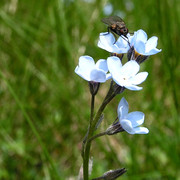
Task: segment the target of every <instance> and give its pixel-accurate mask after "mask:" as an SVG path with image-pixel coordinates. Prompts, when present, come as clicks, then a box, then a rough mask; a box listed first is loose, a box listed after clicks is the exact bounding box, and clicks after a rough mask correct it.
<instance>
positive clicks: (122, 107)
mask: <svg viewBox="0 0 180 180" xmlns="http://www.w3.org/2000/svg"><path fill="white" fill-rule="evenodd" d="M128 111H129V105H128V102H127V101H126V99H125V98H124V97H123V98H122V99H121V101H120V102H119V105H118V108H117V113H118V118H119V120H120V119H124V117H125V116H127V115H128Z"/></svg>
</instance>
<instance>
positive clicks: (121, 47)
mask: <svg viewBox="0 0 180 180" xmlns="http://www.w3.org/2000/svg"><path fill="white" fill-rule="evenodd" d="M127 36H128V37H130V35H129V34H128V35H127ZM98 47H100V48H101V49H104V50H106V51H108V52H111V53H117V54H124V53H127V52H128V50H129V48H130V47H129V44H128V42H127V41H126V40H125V39H123V38H122V37H121V36H120V37H119V38H118V40H117V41H116V39H115V38H114V36H113V34H112V33H108V32H105V33H100V35H99V41H98Z"/></svg>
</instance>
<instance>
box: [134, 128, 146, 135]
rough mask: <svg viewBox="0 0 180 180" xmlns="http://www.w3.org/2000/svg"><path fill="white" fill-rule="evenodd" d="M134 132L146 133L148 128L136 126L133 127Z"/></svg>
mask: <svg viewBox="0 0 180 180" xmlns="http://www.w3.org/2000/svg"><path fill="white" fill-rule="evenodd" d="M133 130H134V134H148V133H149V130H148V129H147V128H145V127H136V128H134V129H133Z"/></svg>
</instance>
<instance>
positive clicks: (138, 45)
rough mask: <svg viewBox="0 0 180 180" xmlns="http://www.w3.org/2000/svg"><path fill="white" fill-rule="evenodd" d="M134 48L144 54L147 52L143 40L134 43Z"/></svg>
mask: <svg viewBox="0 0 180 180" xmlns="http://www.w3.org/2000/svg"><path fill="white" fill-rule="evenodd" d="M134 49H135V50H136V51H137V52H138V53H139V54H142V55H144V54H145V43H144V42H142V41H136V42H135V44H134Z"/></svg>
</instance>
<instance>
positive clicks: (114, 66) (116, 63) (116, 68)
mask: <svg viewBox="0 0 180 180" xmlns="http://www.w3.org/2000/svg"><path fill="white" fill-rule="evenodd" d="M107 65H108V69H109V72H110V73H111V75H112V77H114V76H115V77H119V76H120V75H121V73H120V69H121V67H122V63H121V60H120V59H119V58H118V57H116V56H111V57H108V58H107Z"/></svg>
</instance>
